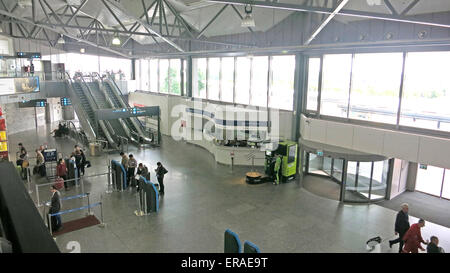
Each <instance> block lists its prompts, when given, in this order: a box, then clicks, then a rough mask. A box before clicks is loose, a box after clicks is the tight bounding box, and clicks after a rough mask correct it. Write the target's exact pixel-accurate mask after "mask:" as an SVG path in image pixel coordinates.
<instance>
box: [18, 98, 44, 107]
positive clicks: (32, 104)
mask: <svg viewBox="0 0 450 273" xmlns="http://www.w3.org/2000/svg"><path fill="white" fill-rule="evenodd" d="M46 105H47V100H46V99H39V100H28V101H22V102H19V108H28V107H45V106H46Z"/></svg>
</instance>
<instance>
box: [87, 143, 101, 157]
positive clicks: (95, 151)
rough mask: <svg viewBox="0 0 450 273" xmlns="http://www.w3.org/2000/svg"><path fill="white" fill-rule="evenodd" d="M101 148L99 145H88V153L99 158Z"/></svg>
mask: <svg viewBox="0 0 450 273" xmlns="http://www.w3.org/2000/svg"><path fill="white" fill-rule="evenodd" d="M101 149H102V146H101V145H100V143H96V142H92V143H89V151H90V152H91V156H99V155H100V154H101V152H102V150H101Z"/></svg>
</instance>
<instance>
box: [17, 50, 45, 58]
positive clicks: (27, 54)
mask: <svg viewBox="0 0 450 273" xmlns="http://www.w3.org/2000/svg"><path fill="white" fill-rule="evenodd" d="M16 57H17V58H25V59H40V58H41V53H40V52H22V51H20V52H16Z"/></svg>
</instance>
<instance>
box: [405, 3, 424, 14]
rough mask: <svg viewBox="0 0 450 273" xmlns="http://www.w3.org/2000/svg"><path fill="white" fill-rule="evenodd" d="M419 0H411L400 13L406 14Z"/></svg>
mask: <svg viewBox="0 0 450 273" xmlns="http://www.w3.org/2000/svg"><path fill="white" fill-rule="evenodd" d="M419 2H420V0H414V1H412V2H411V3H410V4H409V5H408V6H407V7H406V8H405V9H404V10H403V11H402V13H401V15H406V14H407V13H408V12H409V11H410V10H411V9H412V8H414V7H415V6H416V5H417V4H418V3H419Z"/></svg>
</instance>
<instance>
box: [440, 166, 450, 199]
mask: <svg viewBox="0 0 450 273" xmlns="http://www.w3.org/2000/svg"><path fill="white" fill-rule="evenodd" d="M442 197H444V198H447V199H450V170H449V169H445V175H444V185H443V187H442Z"/></svg>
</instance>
